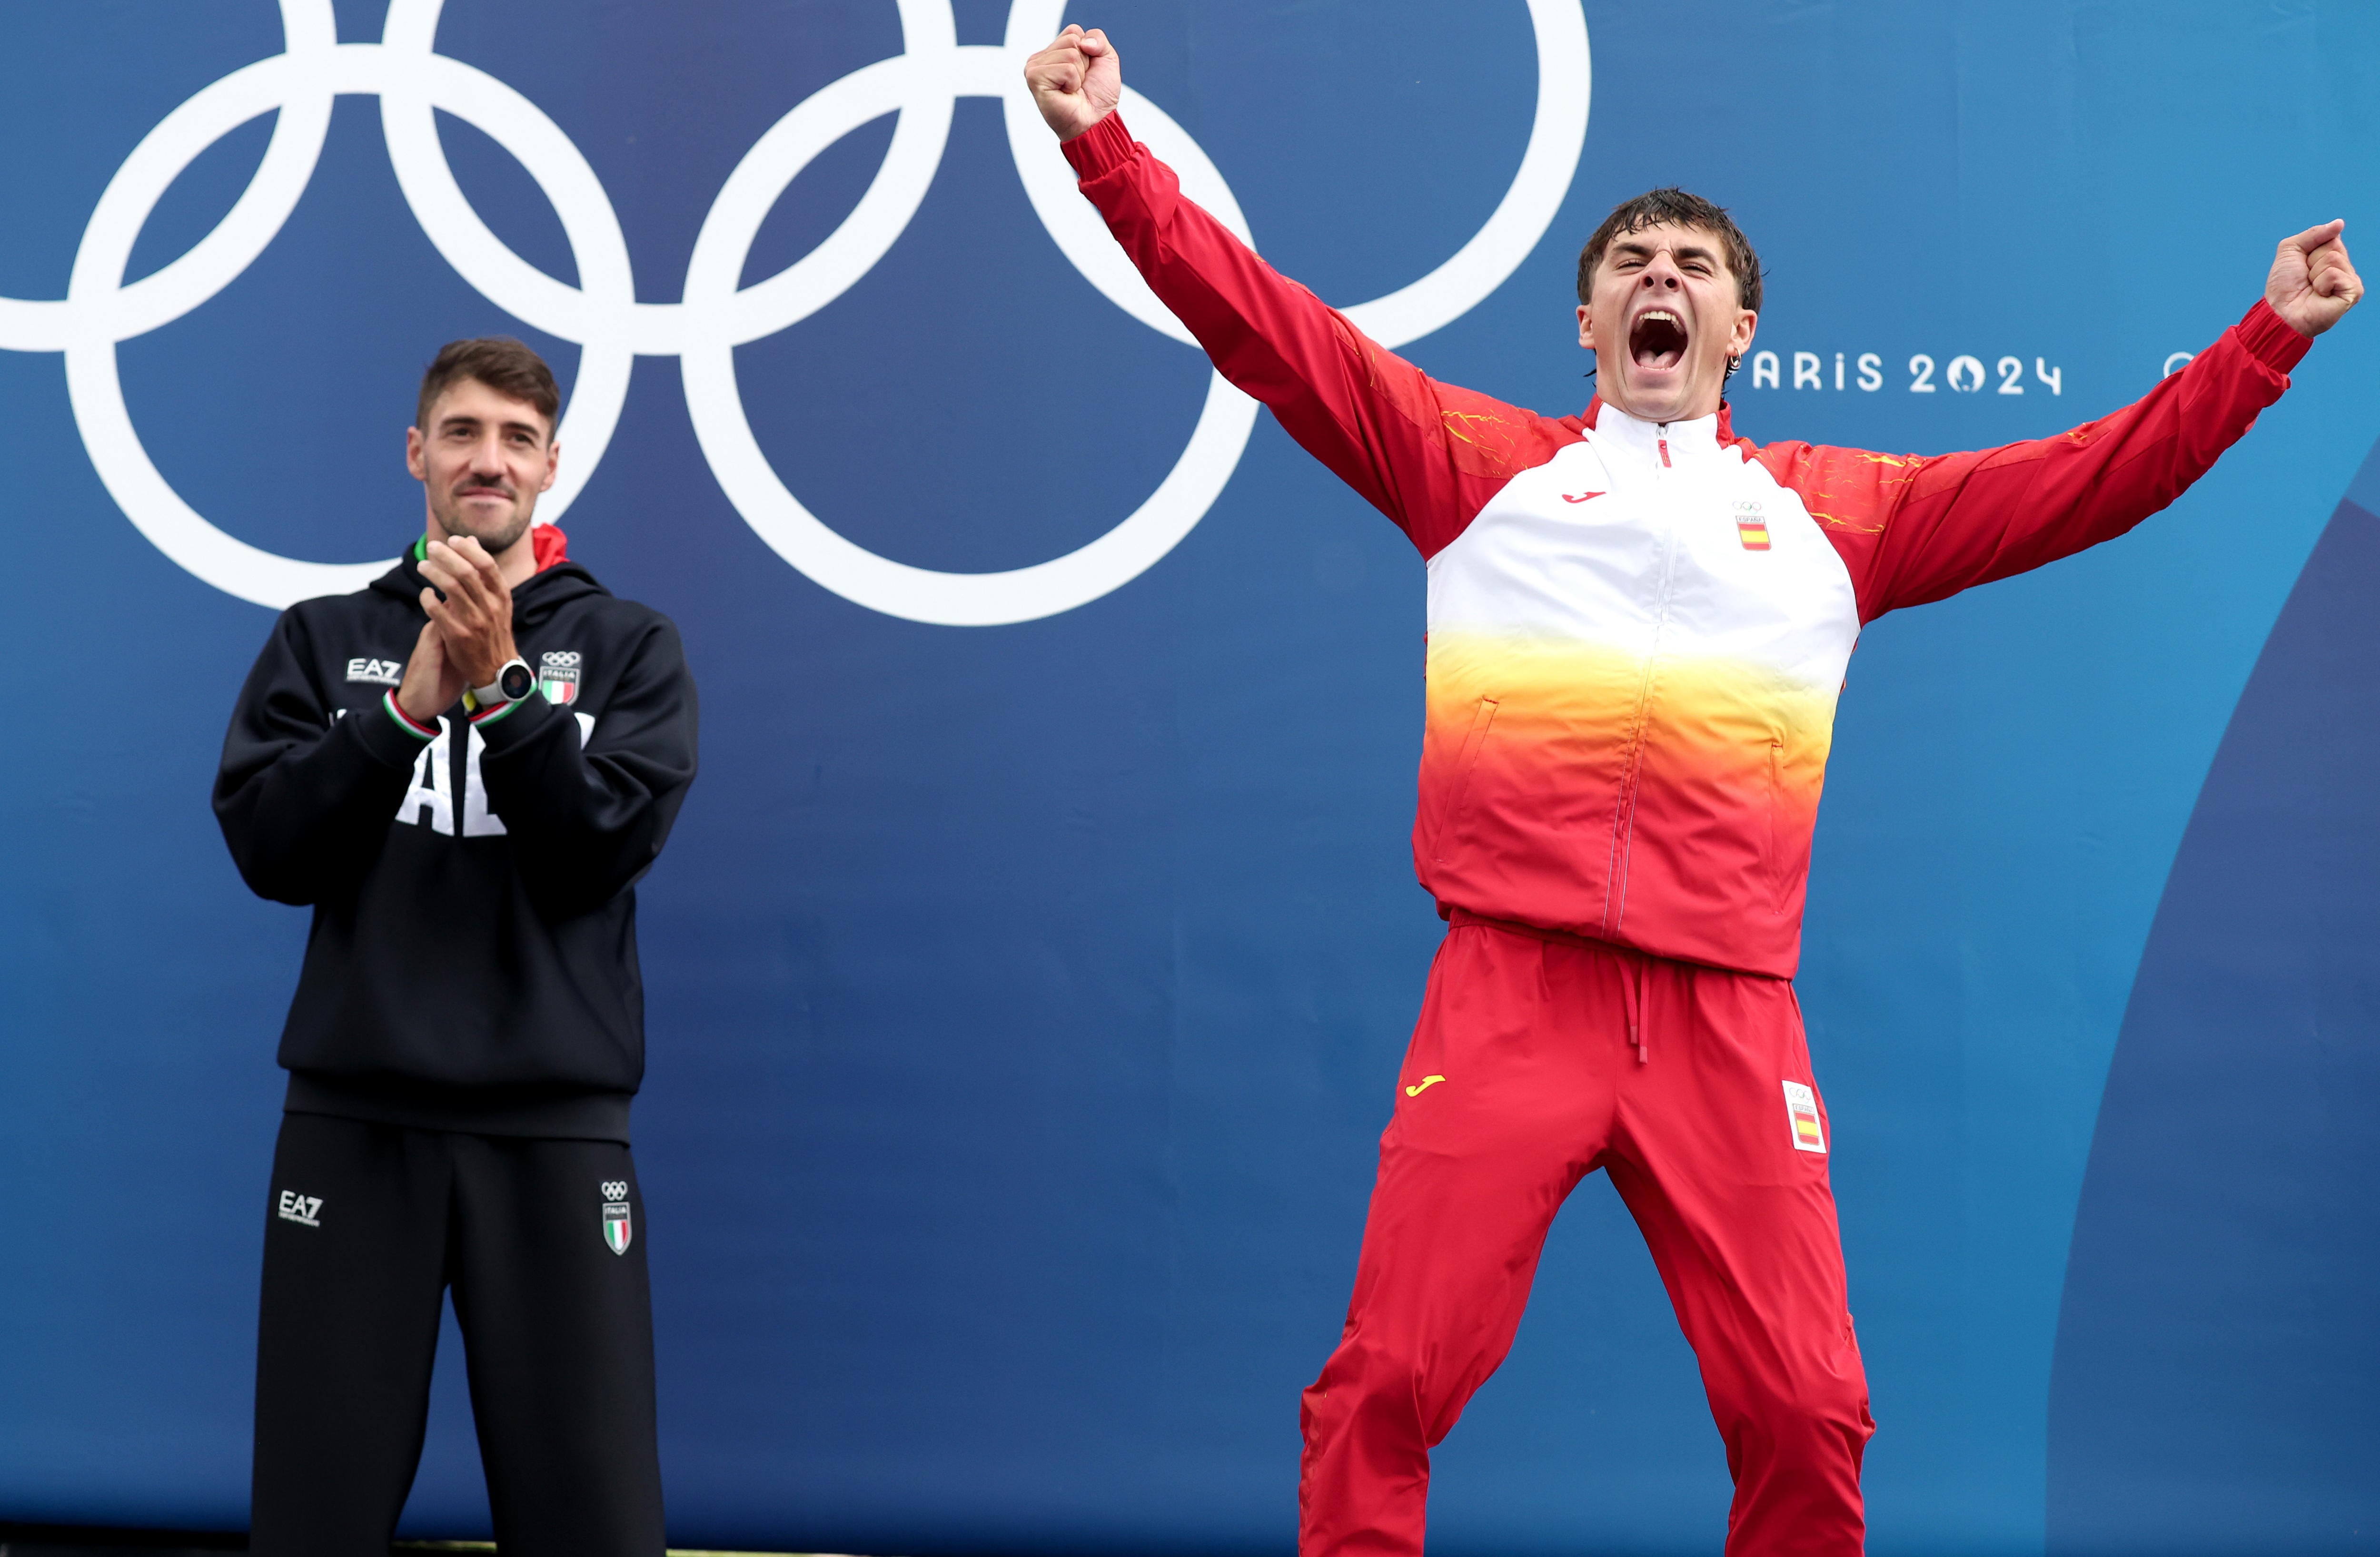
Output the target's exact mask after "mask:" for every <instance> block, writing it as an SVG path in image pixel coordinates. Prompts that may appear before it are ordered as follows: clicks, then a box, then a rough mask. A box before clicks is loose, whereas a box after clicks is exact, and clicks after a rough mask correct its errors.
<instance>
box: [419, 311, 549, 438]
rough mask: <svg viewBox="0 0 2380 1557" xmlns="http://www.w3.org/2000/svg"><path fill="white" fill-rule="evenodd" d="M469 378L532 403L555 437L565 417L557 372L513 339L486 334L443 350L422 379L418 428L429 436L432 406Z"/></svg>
mask: <svg viewBox="0 0 2380 1557" xmlns="http://www.w3.org/2000/svg"><path fill="white" fill-rule="evenodd" d="M465 379H477V380H480V382H481V383H483V384H485V385H487V386H488V387H489V388H490V389H492V390H493V391H495V392H497V393H498V394H502V395H507V396H509V397H511V398H512V399H514V400H526V401H528V403H529V404H531V405H534V406H536V407H537V414H538V415H539V416H543V417H544V418H545V435H546V437H547V438H549V439H551V438H552V437H553V424H554V423H555V422H556V421H557V420H558V419H560V416H561V414H562V391H561V390H560V389H559V388H557V387H556V386H555V384H554V382H553V368H548V367H547V366H546V365H545V358H543V357H541V356H538V355H537V353H535V352H533V351H531V350H529V349H528V346H526V345H524V344H521V343H520V342H518V341H516V340H514V339H513V338H512V337H511V336H509V335H480V336H475V337H474V338H472V339H471V340H468V341H449V342H447V343H446V344H444V345H443V346H441V347H439V348H438V355H437V356H435V357H433V358H431V363H430V366H429V368H427V369H426V370H424V371H423V373H422V375H421V400H420V403H419V404H417V405H416V406H415V407H414V411H413V425H414V426H415V427H418V428H420V429H421V430H422V431H423V432H425V433H426V432H428V431H429V430H430V408H431V406H432V405H435V404H438V397H439V396H440V395H442V394H444V393H445V392H446V391H447V390H448V389H449V388H450V387H452V386H453V385H454V384H455V383H457V382H459V381H460V380H465Z"/></svg>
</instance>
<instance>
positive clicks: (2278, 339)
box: [1084, 115, 2313, 373]
mask: <svg viewBox="0 0 2380 1557" xmlns="http://www.w3.org/2000/svg"><path fill="white" fill-rule="evenodd" d="M1111 117H1112V115H1111ZM1084 139H1088V138H1087V137H1085V138H1084ZM2231 329H2232V331H2233V332H2234V333H2236V334H2237V335H2238V336H2239V337H2240V344H2241V345H2243V346H2245V347H2247V348H2248V355H2249V356H2253V357H2254V358H2255V359H2256V360H2257V361H2259V362H2261V363H2263V364H2264V365H2265V367H2267V368H2271V369H2272V370H2273V371H2274V372H2276V373H2287V372H2288V371H2289V369H2291V368H2295V367H2296V366H2297V365H2298V364H2299V363H2300V362H2301V361H2303V360H2304V358H2305V354H2306V353H2307V352H2308V351H2310V350H2312V349H2313V337H2312V336H2310V335H2301V334H2299V333H2298V331H2297V326H2295V325H2293V324H2291V323H2290V322H2289V320H2285V319H2283V318H2282V317H2281V316H2280V315H2278V314H2277V313H2275V312H2274V311H2273V308H2272V305H2271V304H2269V303H2267V302H2265V300H2264V299H2263V298H2262V297H2259V298H2257V299H2256V306H2255V307H2254V308H2250V309H2249V310H2248V314H2247V317H2246V318H2244V319H2242V320H2240V322H2239V323H2237V324H2235V325H2233V326H2232V327H2231Z"/></svg>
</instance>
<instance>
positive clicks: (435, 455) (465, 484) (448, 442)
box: [405, 379, 562, 556]
mask: <svg viewBox="0 0 2380 1557" xmlns="http://www.w3.org/2000/svg"><path fill="white" fill-rule="evenodd" d="M424 420H425V422H426V424H427V425H425V426H422V427H417V428H407V429H406V432H405V465H406V468H407V470H410V471H411V472H413V476H414V479H416V480H418V481H419V482H420V483H421V486H422V490H423V491H424V492H425V493H426V494H427V495H428V497H429V500H430V535H431V538H432V539H434V540H453V539H455V538H456V537H461V536H469V537H472V538H473V539H475V540H477V541H478V542H479V543H480V545H481V546H484V547H486V548H487V549H489V551H491V552H492V553H495V554H497V555H499V556H501V555H502V554H503V553H504V551H506V550H508V549H511V548H512V547H513V546H515V545H516V544H517V543H518V542H519V540H520V538H521V537H523V536H525V535H527V534H528V525H529V516H530V515H531V514H532V513H535V512H536V510H537V499H538V494H539V493H540V492H542V491H544V490H545V489H547V488H548V487H551V486H553V472H554V468H555V465H556V462H557V461H558V460H559V459H560V457H561V454H562V446H561V445H560V444H558V443H556V442H554V441H553V428H552V427H550V426H549V425H548V424H547V422H546V419H545V417H544V416H542V415H541V414H540V413H539V411H538V408H537V407H536V406H534V405H532V404H529V403H528V401H526V400H515V399H513V398H512V397H511V396H510V395H508V394H504V393H502V392H499V391H496V390H492V389H490V388H489V387H488V386H487V385H486V384H483V383H481V382H480V380H477V379H457V380H455V382H454V383H452V384H450V385H448V386H447V388H446V389H445V390H444V391H443V392H442V393H441V394H440V395H439V396H438V398H437V399H436V400H435V401H433V402H431V406H430V415H429V416H427V417H426V418H424Z"/></svg>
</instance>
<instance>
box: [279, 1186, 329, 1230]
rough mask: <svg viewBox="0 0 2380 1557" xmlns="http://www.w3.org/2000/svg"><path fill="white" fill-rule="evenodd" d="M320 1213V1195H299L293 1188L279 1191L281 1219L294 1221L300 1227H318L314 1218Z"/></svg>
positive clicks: (318, 1223) (319, 1224) (318, 1224)
mask: <svg viewBox="0 0 2380 1557" xmlns="http://www.w3.org/2000/svg"><path fill="white" fill-rule="evenodd" d="M321 1215H322V1196H320V1195H301V1194H299V1193H298V1192H297V1190H295V1189H284V1190H282V1191H281V1220H282V1221H284V1222H295V1223H297V1225H299V1226H300V1227H319V1226H321V1225H322V1223H320V1222H318V1221H316V1220H315V1218H317V1217H319V1216H321Z"/></svg>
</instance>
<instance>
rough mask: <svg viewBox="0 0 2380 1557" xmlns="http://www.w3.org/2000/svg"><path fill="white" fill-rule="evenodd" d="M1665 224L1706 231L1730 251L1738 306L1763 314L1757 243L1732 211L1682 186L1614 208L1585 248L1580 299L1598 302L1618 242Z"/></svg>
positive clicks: (1648, 192)
mask: <svg viewBox="0 0 2380 1557" xmlns="http://www.w3.org/2000/svg"><path fill="white" fill-rule="evenodd" d="M1665 223H1666V224H1668V225H1670V226H1676V227H1700V228H1701V229H1702V230H1703V231H1705V232H1706V233H1708V234H1710V235H1712V236H1713V237H1716V238H1717V239H1718V241H1719V244H1720V247H1723V248H1725V249H1726V250H1727V268H1728V273H1729V274H1730V275H1732V276H1734V277H1735V302H1736V307H1738V308H1749V309H1750V310H1751V311H1752V312H1754V313H1758V312H1759V311H1760V256H1758V255H1757V254H1755V253H1753V252H1752V241H1751V240H1750V239H1749V238H1746V237H1745V236H1744V235H1743V229H1742V228H1740V227H1738V226H1737V225H1736V224H1735V223H1734V221H1733V220H1732V219H1730V217H1729V215H1728V214H1727V208H1726V207H1724V206H1716V205H1713V204H1711V203H1710V201H1708V200H1706V199H1703V198H1702V197H1701V196H1700V195H1689V194H1687V193H1686V192H1685V191H1684V190H1683V189H1676V188H1670V189H1648V190H1646V191H1645V193H1644V194H1641V195H1639V196H1637V197H1636V198H1635V199H1633V200H1622V201H1621V202H1620V203H1619V204H1618V205H1616V206H1613V207H1612V208H1611V214H1610V215H1609V216H1607V217H1605V218H1604V219H1603V225H1602V226H1600V227H1597V229H1596V230H1595V235H1594V236H1593V237H1591V238H1589V239H1587V240H1586V247H1585V248H1583V249H1581V250H1579V254H1578V300H1579V301H1580V302H1582V303H1589V304H1591V303H1593V302H1594V301H1595V268H1596V267H1597V265H1600V264H1602V263H1603V251H1604V250H1605V249H1607V248H1609V247H1611V240H1612V239H1614V238H1617V237H1623V236H1625V235H1628V234H1630V233H1634V232H1640V231H1642V230H1643V229H1645V228H1646V227H1658V226H1661V225H1663V224H1665Z"/></svg>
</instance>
